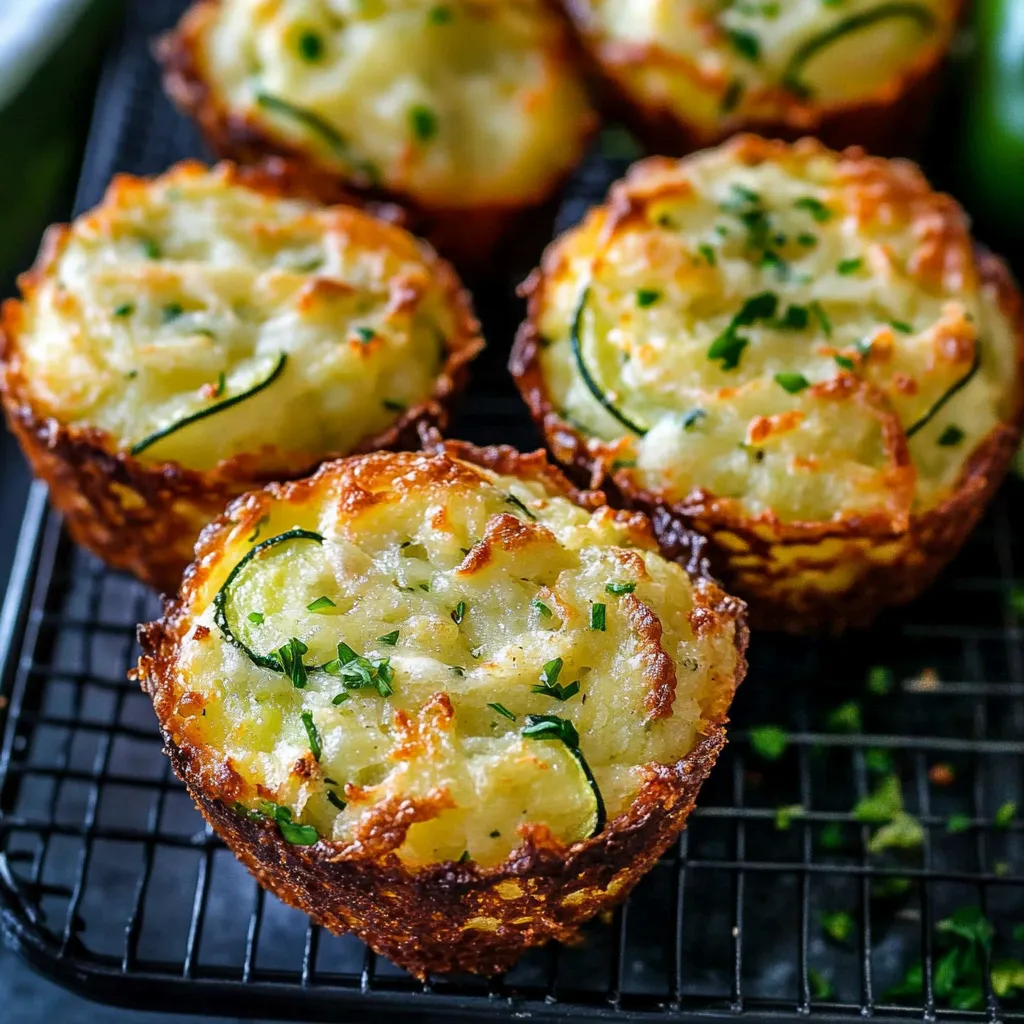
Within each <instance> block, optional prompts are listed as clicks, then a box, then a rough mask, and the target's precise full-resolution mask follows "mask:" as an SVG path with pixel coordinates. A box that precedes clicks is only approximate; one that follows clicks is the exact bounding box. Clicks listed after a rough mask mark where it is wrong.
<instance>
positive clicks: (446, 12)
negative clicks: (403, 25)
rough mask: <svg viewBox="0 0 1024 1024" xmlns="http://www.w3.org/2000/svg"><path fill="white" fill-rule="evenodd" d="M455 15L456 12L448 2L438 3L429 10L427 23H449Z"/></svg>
mask: <svg viewBox="0 0 1024 1024" xmlns="http://www.w3.org/2000/svg"><path fill="white" fill-rule="evenodd" d="M454 17H455V15H454V12H453V11H452V9H451V8H450V7H449V6H448V5H447V4H438V5H437V6H436V7H431V8H430V10H429V11H428V12H427V24H428V25H447V24H448V23H449V22H450V21H451V20H452V18H454Z"/></svg>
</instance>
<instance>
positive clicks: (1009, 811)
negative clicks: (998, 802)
mask: <svg viewBox="0 0 1024 1024" xmlns="http://www.w3.org/2000/svg"><path fill="white" fill-rule="evenodd" d="M1016 816H1017V804H1016V801H1014V800H1007V801H1006V803H1005V804H1003V805H1002V806H1001V807H1000V808H999V810H998V811H996V814H995V817H994V818H993V819H992V822H993V824H994V825H995V827H996V828H1009V827H1010V823H1011V822H1012V821H1013V819H1014V818H1015V817H1016Z"/></svg>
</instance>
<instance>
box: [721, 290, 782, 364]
mask: <svg viewBox="0 0 1024 1024" xmlns="http://www.w3.org/2000/svg"><path fill="white" fill-rule="evenodd" d="M778 306H779V298H778V296H777V295H775V294H774V292H761V293H760V294H759V295H753V296H751V297H750V298H749V299H747V301H746V302H744V303H743V306H742V307H741V308H740V310H739V312H738V313H737V314H736V315H735V316H734V317H733V318H732V320H731V321H730V323H729V326H728V327H726V329H725V330H724V331H723V332H722V333H721V334H720V335H719V336H718V337H717V338H715V340H714V341H713V342H712V343H711V347H710V348H709V349H708V359H711V360H715V359H720V360H721V361H722V369H723V370H734V369H735V368H736V367H737V366H739V364H740V356H741V355H742V354H743V350H744V349H745V348H746V347H747V344H748V340H747V338H745V337H744V336H743V335H741V334H740V333H739V331H740V328H742V327H749V326H751V325H752V324H755V323H756V322H757V321H758V320H771V319H772V318H773V317H774V316H775V312H776V310H777V309H778Z"/></svg>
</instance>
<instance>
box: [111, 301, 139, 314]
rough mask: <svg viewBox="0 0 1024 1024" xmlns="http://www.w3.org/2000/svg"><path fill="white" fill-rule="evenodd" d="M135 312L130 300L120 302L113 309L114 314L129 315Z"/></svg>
mask: <svg viewBox="0 0 1024 1024" xmlns="http://www.w3.org/2000/svg"><path fill="white" fill-rule="evenodd" d="M134 312H135V304H134V303H132V302H122V303H121V305H120V306H118V307H117V309H115V310H114V316H116V317H126V316H131V315H132V313H134Z"/></svg>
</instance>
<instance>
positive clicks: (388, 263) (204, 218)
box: [7, 163, 481, 473]
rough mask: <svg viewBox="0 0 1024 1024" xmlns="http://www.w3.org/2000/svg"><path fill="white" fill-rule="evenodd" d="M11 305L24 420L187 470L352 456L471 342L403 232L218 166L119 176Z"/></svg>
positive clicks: (456, 297) (453, 289)
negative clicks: (29, 409)
mask: <svg viewBox="0 0 1024 1024" xmlns="http://www.w3.org/2000/svg"><path fill="white" fill-rule="evenodd" d="M23 291H24V295H25V298H24V301H23V302H21V303H20V304H15V306H16V308H15V306H12V307H11V308H10V309H9V310H8V317H7V333H8V334H9V335H10V336H11V337H12V339H13V341H12V343H11V344H9V352H8V355H7V359H8V361H9V365H8V367H7V370H8V374H9V376H10V377H11V378H12V379H13V378H14V377H17V378H18V380H19V381H20V382H21V383H20V388H21V391H22V394H21V398H22V399H27V400H28V402H29V403H30V404H31V405H32V406H33V408H34V410H35V413H36V415H37V416H38V417H41V418H42V417H51V418H53V419H55V420H56V421H58V422H59V423H61V424H63V425H65V426H67V427H68V428H70V429H72V430H78V431H91V432H93V435H94V436H95V435H96V432H99V436H100V437H101V438H102V443H103V447H105V448H106V449H107V450H108V451H115V450H117V451H123V450H128V451H130V452H131V453H132V454H133V455H134V456H135V458H137V459H138V460H139V461H141V462H142V463H144V464H150V465H155V464H162V463H166V462H174V463H177V464H178V465H180V466H183V467H185V468H187V469H192V470H201V471H206V470H212V469H213V468H214V467H216V466H218V464H223V463H225V462H226V461H228V460H239V459H244V460H245V463H246V467H247V470H248V471H249V472H250V473H269V472H275V471H278V472H285V471H286V470H287V471H289V472H292V473H293V472H294V470H295V468H296V465H298V466H299V467H300V468H308V467H309V466H310V465H314V464H315V463H316V462H317V461H319V459H321V458H323V457H324V456H326V455H328V454H330V453H336V454H340V453H345V452H348V451H351V450H353V449H354V448H355V447H357V446H358V445H359V444H360V443H361V442H365V441H366V440H367V439H369V438H373V437H376V436H379V435H381V434H382V433H384V432H386V431H387V430H388V429H389V428H390V427H391V426H392V425H393V424H395V423H396V422H397V421H399V420H401V419H402V418H403V417H404V416H406V415H407V414H408V411H409V410H414V409H416V408H417V407H420V406H422V405H423V404H424V403H426V402H428V401H430V400H432V399H433V398H434V397H435V392H436V391H437V389H438V387H440V390H441V392H442V393H444V392H447V390H448V386H449V385H448V383H446V382H444V381H443V378H444V372H445V370H446V369H447V368H449V367H450V364H451V361H452V360H453V359H456V360H457V361H459V362H464V361H466V360H467V359H469V358H471V356H472V355H473V354H474V353H475V352H476V351H477V350H478V349H479V347H480V344H481V343H480V340H479V337H478V335H477V328H476V323H475V321H474V320H473V318H472V314H471V312H470V310H469V306H468V300H467V299H466V297H465V296H464V294H463V293H462V292H461V290H460V288H459V285H458V282H457V280H456V279H455V276H454V274H453V272H452V271H451V270H450V269H449V268H448V267H447V265H446V264H444V263H442V262H441V261H440V260H439V259H438V258H437V257H436V256H435V255H434V254H433V253H432V252H431V251H430V250H429V249H428V248H427V247H426V246H425V245H423V244H422V243H420V242H418V241H417V240H416V239H414V238H413V237H412V236H411V235H409V234H407V233H406V232H404V231H403V230H401V229H399V228H397V227H394V226H392V225H390V224H386V223H384V222H382V221H380V220H377V219H375V218H373V217H371V216H370V215H369V214H367V213H364V212H362V211H360V210H358V209H355V208H353V207H344V206H335V207H329V208H328V207H321V206H318V205H316V204H314V203H311V202H306V201H303V200H300V199H294V198H288V197H286V196H284V195H282V194H280V193H278V192H277V191H275V190H274V189H272V188H269V187H265V186H264V185H260V184H258V183H257V179H256V177H247V176H246V175H245V174H244V173H240V172H238V171H237V170H236V169H234V168H233V167H232V166H231V165H228V164H224V165H220V166H218V167H216V168H214V169H212V170H207V169H206V168H204V167H202V166H201V165H198V164H192V163H186V164H181V165H179V166H177V167H176V168H173V169H172V170H171V171H169V172H168V173H166V174H164V175H162V176H161V177H159V178H156V179H153V180H141V179H135V178H129V177H120V178H118V179H116V180H115V182H114V183H113V185H112V186H111V188H110V190H109V192H108V193H107V196H106V198H105V199H104V200H103V202H102V203H101V204H100V205H99V206H98V207H96V209H94V210H92V211H91V212H90V213H88V214H85V215H83V216H82V217H80V218H78V219H77V220H76V221H75V222H74V224H73V225H71V227H70V228H64V229H59V230H58V231H57V233H56V234H54V235H52V236H51V237H50V240H49V242H48V243H47V246H46V247H45V248H44V253H43V256H42V262H41V264H40V265H39V266H38V267H37V269H36V270H35V271H34V272H33V273H32V274H30V275H27V276H26V278H25V279H24V280H23ZM439 381H441V383H440V385H439V384H438V382H439Z"/></svg>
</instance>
